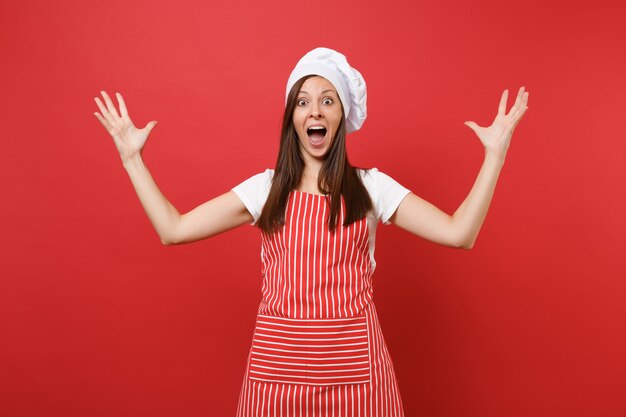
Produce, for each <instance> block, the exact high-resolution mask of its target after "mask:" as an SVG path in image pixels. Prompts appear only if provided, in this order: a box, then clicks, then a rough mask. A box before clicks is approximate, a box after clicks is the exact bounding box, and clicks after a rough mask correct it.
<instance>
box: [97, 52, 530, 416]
mask: <svg viewBox="0 0 626 417" xmlns="http://www.w3.org/2000/svg"><path fill="white" fill-rule="evenodd" d="M286 93H287V94H286V106H285V113H284V117H283V125H282V133H281V142H280V150H279V154H278V160H277V163H276V169H275V170H271V169H268V170H266V171H265V172H263V173H260V174H257V175H255V176H253V177H251V178H249V179H248V180H246V181H244V182H243V183H241V184H239V185H238V186H236V187H234V188H233V189H232V190H231V191H229V192H227V193H225V194H222V195H221V196H219V197H217V198H215V199H213V200H210V201H208V202H206V203H204V204H202V205H200V206H198V207H196V208H195V209H193V210H191V211H190V212H188V213H185V214H182V215H181V214H180V213H179V212H178V211H177V210H176V208H174V206H172V204H170V202H169V201H168V200H167V199H166V198H165V197H164V196H163V194H161V192H160V191H159V189H158V187H157V185H156V184H155V182H154V181H153V179H152V177H151V175H150V173H149V172H148V169H147V168H146V167H145V166H144V164H143V161H142V159H141V150H142V148H143V146H144V144H145V142H146V139H147V138H148V135H149V134H150V131H151V130H152V128H153V127H154V126H155V124H156V122H155V121H152V122H150V123H148V124H147V125H146V127H144V128H143V129H137V128H135V126H134V125H133V123H132V121H131V119H130V118H129V116H128V112H127V109H126V106H125V104H124V100H123V98H122V96H121V95H120V94H117V100H118V104H119V114H118V112H117V109H116V108H115V106H114V104H113V102H112V101H111V99H110V98H109V96H108V95H107V94H106V93H105V92H102V96H103V98H104V103H102V102H101V101H100V99H98V98H95V100H96V103H97V105H98V107H99V109H100V113H97V112H96V113H95V115H96V117H97V118H98V120H99V121H100V122H101V123H102V125H103V126H104V127H105V128H106V129H107V131H108V132H109V133H110V135H111V136H112V137H113V140H114V142H115V144H116V146H117V149H118V151H119V153H120V156H121V158H122V161H123V165H124V167H125V169H126V170H127V172H128V175H129V176H130V179H131V181H132V183H133V186H134V187H135V190H136V192H137V195H138V196H139V199H140V201H141V203H142V205H143V207H144V209H145V211H146V213H147V214H148V217H149V218H150V221H151V222H152V224H153V226H154V227H155V229H156V231H157V232H158V234H159V236H160V238H161V241H162V242H163V244H166V245H170V244H178V243H185V242H191V241H195V240H199V239H203V238H207V237H210V236H214V235H216V234H218V233H221V232H224V231H226V230H229V229H232V228H234V227H237V226H241V225H244V224H247V223H252V224H255V225H257V226H258V227H259V228H260V229H261V237H262V249H261V250H262V252H261V255H262V262H263V269H262V271H263V286H262V294H263V296H262V300H261V303H260V305H259V309H258V314H257V322H256V326H255V331H254V337H253V341H252V346H251V349H250V353H249V355H248V360H247V368H246V372H245V375H244V381H243V385H242V389H241V393H240V397H239V404H238V410H237V415H238V416H270V415H272V416H274V415H281V416H283V415H289V416H300V415H304V413H305V411H306V412H307V413H308V412H312V413H315V414H314V415H324V416H326V415H333V416H352V415H360V416H373V415H376V416H401V415H403V414H404V413H403V409H402V401H401V398H400V393H399V390H398V386H397V381H396V377H395V373H394V369H393V363H392V361H391V358H390V357H389V353H388V351H387V348H386V345H385V341H384V338H383V335H382V332H381V329H380V326H379V323H378V320H377V315H376V309H375V306H374V303H373V293H372V274H373V272H374V269H375V266H376V263H375V261H374V243H375V232H376V224H377V223H378V222H379V221H382V222H383V223H385V224H390V223H392V224H395V225H397V226H399V227H401V228H403V229H405V230H408V231H409V232H411V233H414V234H416V235H418V236H421V237H422V238H425V239H428V240H431V241H433V242H436V243H439V244H442V245H446V246H450V247H455V248H465V249H469V248H471V247H472V246H473V245H474V241H475V240H476V237H477V235H478V232H479V230H480V227H481V225H482V223H483V220H484V218H485V215H486V213H487V209H488V207H489V203H490V201H491V197H492V194H493V191H494V188H495V185H496V181H497V178H498V175H499V172H500V170H501V168H502V165H503V163H504V159H505V155H506V152H507V149H508V146H509V142H510V139H511V135H512V134H513V131H514V129H515V127H516V126H517V124H518V122H519V120H520V119H521V118H522V116H523V115H524V113H525V111H526V109H527V102H528V92H525V91H524V87H522V88H520V90H519V93H518V95H517V98H516V101H515V104H514V105H513V107H512V109H511V111H510V112H509V113H508V114H505V110H506V103H507V96H508V91H506V90H505V91H504V93H503V94H502V98H501V100H500V105H499V108H498V114H497V116H496V118H495V121H494V122H493V124H492V125H491V126H489V127H480V126H478V125H476V124H475V123H474V122H466V125H467V126H469V127H470V128H471V129H473V130H474V132H475V133H476V134H477V136H478V137H479V139H480V140H481V142H482V143H483V145H484V147H485V160H484V163H483V165H482V167H481V170H480V172H479V174H478V178H477V179H476V182H475V184H474V186H473V187H472V189H471V191H470V193H469V195H468V196H467V198H466V199H465V201H463V203H462V204H461V205H460V207H459V208H458V209H457V210H456V212H455V213H454V215H452V216H449V215H447V214H446V213H444V212H442V211H441V210H439V209H438V208H436V207H435V206H433V205H432V204H430V203H428V202H426V201H425V200H423V199H421V198H419V197H418V196H416V195H415V194H413V193H411V192H410V191H409V190H408V189H406V188H404V187H403V186H402V185H400V184H398V183H397V182H396V181H394V180H393V179H392V178H390V177H389V176H387V175H385V174H383V173H382V172H379V171H378V170H377V169H375V168H372V169H369V170H363V169H356V168H354V167H352V166H351V165H350V163H349V162H348V158H347V155H346V144H345V140H346V134H347V133H350V132H353V131H355V130H358V129H359V128H360V127H361V126H362V124H363V122H364V120H365V118H366V115H367V112H366V98H367V94H366V86H365V81H364V80H363V77H362V76H361V74H360V73H359V72H358V71H357V70H356V69H354V68H352V67H351V66H350V65H349V64H348V62H347V60H346V58H345V56H343V55H342V54H340V53H338V52H336V51H333V50H331V49H327V48H317V49H314V50H313V51H310V52H309V53H307V54H306V55H305V56H304V57H303V58H302V59H301V60H300V61H299V62H298V64H297V65H296V67H295V68H294V70H293V71H292V73H291V76H290V77H289V80H288V82H287V90H286Z"/></svg>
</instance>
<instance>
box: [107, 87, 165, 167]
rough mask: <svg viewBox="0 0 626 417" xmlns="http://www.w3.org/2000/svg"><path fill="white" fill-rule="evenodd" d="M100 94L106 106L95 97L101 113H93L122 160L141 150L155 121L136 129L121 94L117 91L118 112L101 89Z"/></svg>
mask: <svg viewBox="0 0 626 417" xmlns="http://www.w3.org/2000/svg"><path fill="white" fill-rule="evenodd" d="M102 96H103V97H104V101H105V103H106V107H105V106H104V105H103V104H102V102H101V101H100V100H99V99H98V98H97V97H96V99H95V100H96V104H97V105H98V108H99V109H100V111H101V113H102V115H100V114H98V113H95V115H96V117H97V118H98V120H100V122H101V123H102V125H103V126H104V127H105V129H106V130H107V132H109V134H110V135H111V137H112V138H113V141H114V142H115V146H116V147H117V150H118V152H119V154H120V157H121V158H122V160H123V161H126V160H127V159H129V158H131V157H132V156H134V155H136V154H137V153H139V152H141V150H142V149H143V147H144V145H145V143H146V140H147V139H148V136H149V135H150V131H151V130H152V128H153V127H154V126H155V125H156V122H155V121H152V122H150V123H148V124H147V125H146V127H144V128H143V129H137V128H136V127H135V125H134V124H133V121H132V120H131V119H130V116H129V115H128V111H127V109H126V104H125V103H124V99H123V98H122V95H121V94H119V93H117V100H118V103H119V107H120V112H119V113H118V112H117V109H116V108H115V106H114V105H113V102H112V101H111V99H110V98H109V96H108V94H107V93H106V92H104V91H103V92H102Z"/></svg>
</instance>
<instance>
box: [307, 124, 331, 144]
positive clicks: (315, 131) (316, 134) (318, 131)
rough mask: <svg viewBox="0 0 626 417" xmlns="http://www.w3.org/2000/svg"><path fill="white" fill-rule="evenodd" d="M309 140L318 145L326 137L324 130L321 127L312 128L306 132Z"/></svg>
mask: <svg viewBox="0 0 626 417" xmlns="http://www.w3.org/2000/svg"><path fill="white" fill-rule="evenodd" d="M306 133H307V135H309V139H310V140H311V142H313V143H320V142H322V140H324V137H325V136H326V128H325V127H322V126H312V127H310V128H308V129H307V130H306Z"/></svg>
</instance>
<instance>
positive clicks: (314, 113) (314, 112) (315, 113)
mask: <svg viewBox="0 0 626 417" xmlns="http://www.w3.org/2000/svg"><path fill="white" fill-rule="evenodd" d="M310 116H311V117H314V118H316V119H317V118H319V117H323V116H324V115H323V114H322V110H321V109H320V105H319V104H317V103H314V104H313V105H312V106H311V113H310Z"/></svg>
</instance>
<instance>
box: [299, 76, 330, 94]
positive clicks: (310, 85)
mask: <svg viewBox="0 0 626 417" xmlns="http://www.w3.org/2000/svg"><path fill="white" fill-rule="evenodd" d="M326 90H331V91H332V92H333V93H335V94H337V90H336V89H335V86H334V85H333V83H331V82H330V81H328V80H327V79H326V78H324V77H321V76H319V75H316V76H313V77H311V78H309V79H307V80H306V81H305V82H304V84H302V87H300V92H307V93H310V94H314V93H321V92H322V91H326Z"/></svg>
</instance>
